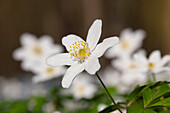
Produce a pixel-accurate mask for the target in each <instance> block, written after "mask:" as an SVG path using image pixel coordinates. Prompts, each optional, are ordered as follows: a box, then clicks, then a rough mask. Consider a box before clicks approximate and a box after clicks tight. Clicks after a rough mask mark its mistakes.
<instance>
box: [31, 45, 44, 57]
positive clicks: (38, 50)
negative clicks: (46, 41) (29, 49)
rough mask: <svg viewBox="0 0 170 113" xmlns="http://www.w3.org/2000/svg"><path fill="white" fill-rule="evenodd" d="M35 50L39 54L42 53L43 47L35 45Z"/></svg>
mask: <svg viewBox="0 0 170 113" xmlns="http://www.w3.org/2000/svg"><path fill="white" fill-rule="evenodd" d="M33 52H34V53H35V54H37V55H40V54H42V49H41V48H40V47H39V46H35V47H34V48H33Z"/></svg>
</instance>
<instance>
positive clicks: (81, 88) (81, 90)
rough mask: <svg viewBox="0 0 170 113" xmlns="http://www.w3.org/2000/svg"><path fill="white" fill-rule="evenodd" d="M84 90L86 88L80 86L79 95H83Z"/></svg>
mask: <svg viewBox="0 0 170 113" xmlns="http://www.w3.org/2000/svg"><path fill="white" fill-rule="evenodd" d="M84 89H85V88H84V86H79V87H78V89H77V90H78V92H79V93H83V92H84Z"/></svg>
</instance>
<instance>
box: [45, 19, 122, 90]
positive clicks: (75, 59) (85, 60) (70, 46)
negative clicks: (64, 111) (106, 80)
mask: <svg viewBox="0 0 170 113" xmlns="http://www.w3.org/2000/svg"><path fill="white" fill-rule="evenodd" d="M101 27H102V21H101V20H98V19H97V20H95V21H94V23H93V24H92V26H91V27H90V29H89V31H88V35H87V39H86V41H84V40H83V39H82V38H80V37H79V36H77V35H74V34H71V35H67V36H65V37H63V38H62V44H63V45H64V46H65V47H66V49H67V51H68V52H69V53H62V54H56V55H53V56H51V57H49V58H47V64H48V65H50V66H62V65H71V66H70V67H69V68H68V70H67V71H66V73H65V75H64V77H63V80H62V86H63V87H64V88H68V87H69V86H70V85H71V83H72V80H73V79H74V78H75V76H76V75H77V74H79V73H81V72H82V71H83V70H86V71H87V72H88V73H89V74H95V73H96V72H97V71H98V70H99V69H100V64H99V60H98V58H99V57H101V56H102V55H103V54H104V52H105V51H106V50H107V49H108V48H110V47H112V46H114V45H116V44H117V43H118V42H119V38H118V37H110V38H107V39H105V40H104V41H103V42H102V43H100V44H98V45H97V43H98V41H99V39H100V36H101Z"/></svg>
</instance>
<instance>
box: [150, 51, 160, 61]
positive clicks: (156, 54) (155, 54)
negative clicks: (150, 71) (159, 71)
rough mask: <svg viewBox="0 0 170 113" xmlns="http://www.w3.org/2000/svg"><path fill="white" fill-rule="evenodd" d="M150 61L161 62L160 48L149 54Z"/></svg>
mask: <svg viewBox="0 0 170 113" xmlns="http://www.w3.org/2000/svg"><path fill="white" fill-rule="evenodd" d="M149 61H150V62H156V63H159V62H160V61H161V53H160V51H159V50H155V51H153V52H152V53H151V55H150V56H149Z"/></svg>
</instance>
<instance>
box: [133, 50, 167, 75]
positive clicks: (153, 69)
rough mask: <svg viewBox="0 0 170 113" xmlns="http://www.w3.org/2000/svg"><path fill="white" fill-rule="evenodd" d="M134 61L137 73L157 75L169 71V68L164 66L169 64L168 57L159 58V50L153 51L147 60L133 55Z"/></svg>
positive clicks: (142, 56)
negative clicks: (136, 65) (136, 64)
mask: <svg viewBox="0 0 170 113" xmlns="http://www.w3.org/2000/svg"><path fill="white" fill-rule="evenodd" d="M134 59H135V60H136V62H138V64H139V67H138V68H137V70H138V71H139V72H142V73H148V72H149V73H154V74H158V73H160V72H163V71H170V68H169V67H168V66H166V64H167V63H168V62H170V55H166V56H164V57H163V58H161V53H160V51H159V50H155V51H153V52H152V53H151V54H150V56H149V58H148V59H147V58H146V56H145V55H142V54H135V55H134Z"/></svg>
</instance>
